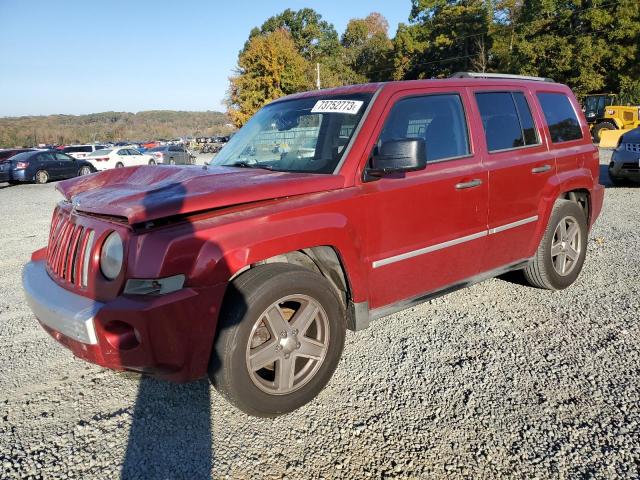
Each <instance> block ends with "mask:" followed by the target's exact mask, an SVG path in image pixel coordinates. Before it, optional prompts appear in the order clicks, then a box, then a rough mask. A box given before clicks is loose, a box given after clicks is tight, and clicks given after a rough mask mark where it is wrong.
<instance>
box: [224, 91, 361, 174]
mask: <svg viewBox="0 0 640 480" xmlns="http://www.w3.org/2000/svg"><path fill="white" fill-rule="evenodd" d="M370 100H371V94H350V95H336V96H322V97H318V96H314V97H309V98H300V99H295V100H285V101H281V102H275V103H272V104H270V105H267V106H266V107H264V108H263V109H262V110H260V111H259V112H258V113H256V114H255V115H254V116H253V117H252V118H251V120H249V122H247V124H246V125H245V126H244V127H242V128H241V129H240V130H239V131H238V132H237V133H236V134H235V135H234V136H233V137H232V138H231V140H229V142H228V143H227V144H226V145H225V146H224V148H223V149H222V150H220V152H219V153H218V155H217V156H216V157H215V159H214V160H213V162H212V165H217V166H230V167H241V168H265V169H268V170H276V171H283V172H307V173H332V172H333V171H334V170H335V169H336V167H337V166H338V164H339V163H340V160H341V159H342V156H343V154H344V152H345V149H346V147H347V145H348V144H349V141H350V140H351V138H352V136H353V134H354V131H355V129H356V126H357V125H358V124H359V123H360V121H361V119H362V116H363V115H364V112H365V110H366V108H367V105H368V104H369V102H370Z"/></svg>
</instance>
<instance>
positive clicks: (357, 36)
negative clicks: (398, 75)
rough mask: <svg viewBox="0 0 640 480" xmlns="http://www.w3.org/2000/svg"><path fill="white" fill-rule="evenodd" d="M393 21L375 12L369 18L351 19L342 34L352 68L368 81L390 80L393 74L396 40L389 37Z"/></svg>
mask: <svg viewBox="0 0 640 480" xmlns="http://www.w3.org/2000/svg"><path fill="white" fill-rule="evenodd" d="M388 32H389V22H387V19H386V18H384V17H383V16H382V15H381V14H379V13H377V12H373V13H371V14H369V15H368V16H367V17H366V18H354V19H351V20H350V21H349V23H348V24H347V28H346V30H345V32H344V34H343V35H342V40H341V43H342V46H343V47H344V50H345V57H346V59H347V62H348V64H349V66H350V67H351V69H352V70H353V71H354V72H355V73H356V74H357V75H358V76H360V77H361V78H362V79H363V80H367V81H382V80H388V79H390V78H391V76H392V70H393V69H392V68H390V67H391V65H392V63H391V62H392V58H391V54H392V53H393V42H392V41H391V40H390V39H389V33H388Z"/></svg>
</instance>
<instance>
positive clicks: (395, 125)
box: [379, 94, 470, 162]
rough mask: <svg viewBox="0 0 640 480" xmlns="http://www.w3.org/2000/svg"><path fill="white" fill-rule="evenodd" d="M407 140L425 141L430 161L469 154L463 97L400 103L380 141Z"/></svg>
mask: <svg viewBox="0 0 640 480" xmlns="http://www.w3.org/2000/svg"><path fill="white" fill-rule="evenodd" d="M405 138H423V139H424V140H425V144H426V152H427V162H430V161H431V162H433V161H436V160H442V159H446V158H456V157H462V156H465V155H468V154H469V151H470V150H469V135H468V133H467V121H466V119H465V115H464V109H463V107H462V100H461V99H460V96H459V95H457V94H443V95H439V94H434V95H427V96H423V97H409V98H404V99H402V100H399V101H397V102H396V103H395V105H394V106H393V108H392V109H391V112H390V113H389V116H388V117H387V120H386V122H385V124H384V127H383V129H382V133H381V134H380V139H379V142H380V143H385V142H387V141H389V140H402V139H405Z"/></svg>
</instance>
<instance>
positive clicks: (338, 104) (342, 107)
mask: <svg viewBox="0 0 640 480" xmlns="http://www.w3.org/2000/svg"><path fill="white" fill-rule="evenodd" d="M363 103H364V102H363V101H362V100H318V101H317V102H316V104H315V105H314V106H313V108H312V109H311V113H347V114H349V115H356V114H357V113H358V111H359V110H360V107H362V104H363Z"/></svg>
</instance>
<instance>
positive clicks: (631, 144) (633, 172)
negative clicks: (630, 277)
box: [609, 127, 640, 185]
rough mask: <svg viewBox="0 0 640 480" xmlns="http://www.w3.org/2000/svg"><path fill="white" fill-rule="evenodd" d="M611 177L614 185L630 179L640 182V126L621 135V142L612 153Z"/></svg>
mask: <svg viewBox="0 0 640 480" xmlns="http://www.w3.org/2000/svg"><path fill="white" fill-rule="evenodd" d="M609 178H610V179H611V183H613V184H614V185H622V184H625V183H628V182H629V181H633V182H635V183H640V127H638V128H635V129H633V130H631V131H630V132H627V133H625V134H624V135H622V137H620V142H619V143H618V146H617V147H616V149H615V150H614V151H613V155H611V163H610V164H609Z"/></svg>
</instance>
